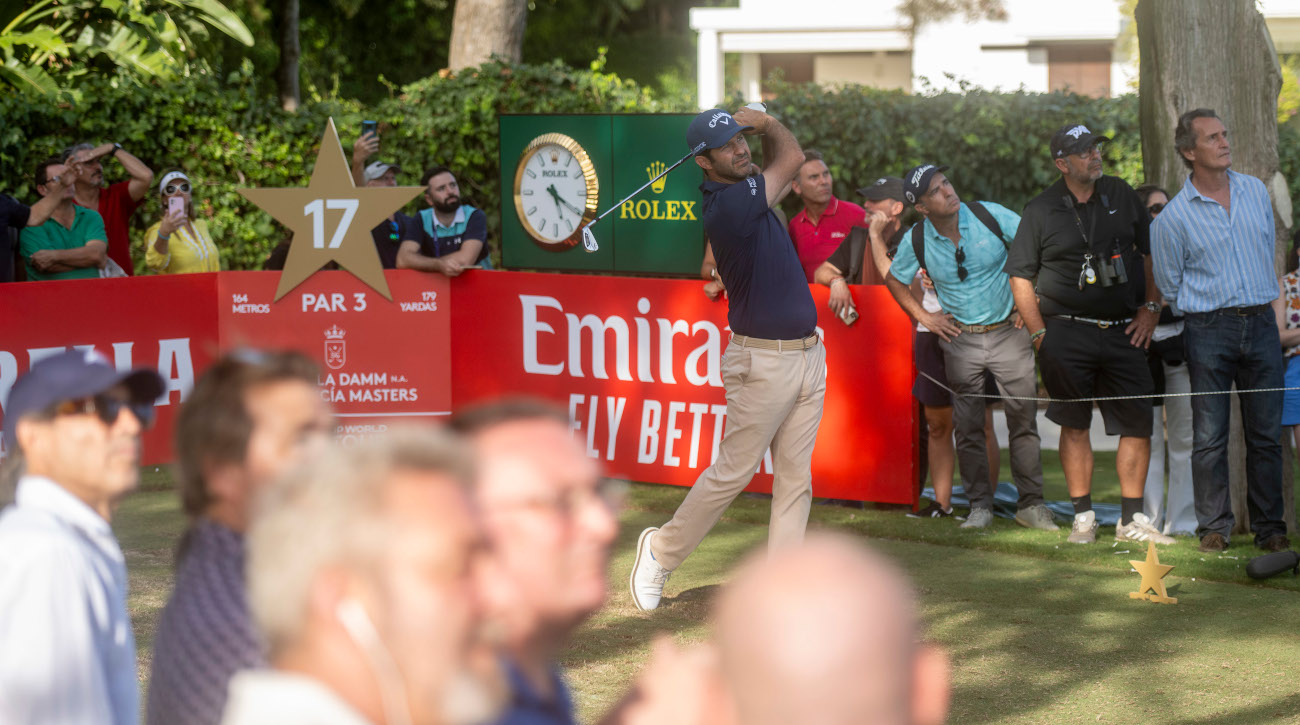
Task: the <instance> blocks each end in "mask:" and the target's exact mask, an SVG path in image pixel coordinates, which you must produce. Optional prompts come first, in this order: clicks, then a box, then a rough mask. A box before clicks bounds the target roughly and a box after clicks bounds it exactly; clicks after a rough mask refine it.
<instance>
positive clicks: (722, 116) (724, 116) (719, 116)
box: [709, 111, 731, 128]
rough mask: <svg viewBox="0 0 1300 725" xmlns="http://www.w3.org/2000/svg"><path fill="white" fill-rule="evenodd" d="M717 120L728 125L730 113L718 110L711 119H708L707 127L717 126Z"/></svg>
mask: <svg viewBox="0 0 1300 725" xmlns="http://www.w3.org/2000/svg"><path fill="white" fill-rule="evenodd" d="M719 121H721V122H722V125H724V126H727V125H730V124H731V114H730V113H727V112H726V111H719V112H718V113H715V114H713V119H712V120H710V121H709V128H717V127H718V122H719Z"/></svg>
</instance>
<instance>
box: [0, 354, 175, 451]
mask: <svg viewBox="0 0 1300 725" xmlns="http://www.w3.org/2000/svg"><path fill="white" fill-rule="evenodd" d="M119 384H122V385H125V386H126V388H127V390H128V391H129V392H130V394H131V400H132V402H136V403H152V402H153V401H154V400H155V399H157V398H158V396H160V395H162V393H163V379H162V377H161V376H159V375H158V371H156V370H153V369H151V368H136V369H134V370H129V371H127V372H125V373H119V372H118V371H117V370H116V369H115V368H114V367H113V366H112V365H110V364H109V362H108V359H107V358H105V357H104V356H103V355H100V354H99V353H97V352H95V351H94V350H86V351H82V350H69V351H68V352H61V353H59V354H57V355H52V356H50V357H47V358H45V359H44V360H41V361H40V362H38V363H36V364H35V365H33V366H32V369H31V370H28V371H27V372H26V373H24V374H23V376H22V377H20V378H18V381H17V382H16V383H14V387H13V389H12V390H10V391H9V402H8V403H7V404H6V405H5V411H4V412H5V425H4V441H5V450H8V451H12V450H14V447H15V439H14V430H15V429H16V428H17V427H18V421H19V420H20V419H21V418H22V417H23V416H25V415H29V414H31V413H39V412H40V411H43V410H46V409H47V408H50V407H52V406H53V405H55V404H56V403H61V402H63V401H65V400H77V399H80V398H88V397H90V396H92V395H98V394H100V393H102V392H104V391H106V390H108V389H110V388H112V387H113V386H115V385H119Z"/></svg>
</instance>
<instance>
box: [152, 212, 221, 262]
mask: <svg viewBox="0 0 1300 725" xmlns="http://www.w3.org/2000/svg"><path fill="white" fill-rule="evenodd" d="M190 226H191V227H193V229H194V233H193V234H191V233H190V230H189V229H187V228H186V227H178V228H177V229H176V230H175V231H173V232H172V233H171V237H170V238H169V239H168V240H167V253H166V254H162V253H160V252H159V251H158V248H157V247H156V246H154V245H155V243H156V242H157V241H158V230H159V228H161V227H162V222H160V221H159V222H155V223H154V225H153V226H151V227H149V228H148V229H147V230H145V233H144V244H145V249H144V263H145V266H147V267H148V268H149V269H150V271H152V272H155V273H157V274H193V273H196V272H220V271H221V251H220V250H218V249H217V245H216V243H215V242H214V241H213V240H212V232H210V231H208V225H207V222H205V221H203V220H202V219H195V220H193V221H191V222H190Z"/></svg>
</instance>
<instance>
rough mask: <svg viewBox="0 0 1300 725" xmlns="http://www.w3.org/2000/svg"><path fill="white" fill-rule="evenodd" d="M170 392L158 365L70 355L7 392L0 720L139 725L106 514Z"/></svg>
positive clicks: (127, 484) (118, 566) (35, 369)
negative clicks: (8, 502) (123, 364)
mask: <svg viewBox="0 0 1300 725" xmlns="http://www.w3.org/2000/svg"><path fill="white" fill-rule="evenodd" d="M162 391H163V383H162V379H161V378H160V377H158V373H156V372H154V371H153V370H147V369H143V368H141V369H137V370H133V371H131V372H128V373H125V374H121V373H118V372H117V371H116V370H114V369H113V366H112V365H110V364H109V362H108V361H107V360H106V359H104V358H103V357H102V356H100V355H98V354H96V353H94V352H80V351H74V352H65V353H60V354H58V355H55V356H53V357H50V358H47V359H45V360H42V361H41V362H38V363H36V365H34V366H32V369H31V370H30V371H29V372H28V373H27V374H26V375H24V376H23V377H21V378H19V380H18V382H17V383H15V384H14V387H13V390H12V391H11V392H10V394H9V402H8V405H7V406H6V408H5V423H4V439H5V448H6V450H7V451H8V452H9V455H11V456H19V457H20V458H21V465H22V466H23V468H22V469H21V470H22V475H21V477H20V478H19V479H18V488H17V491H16V497H15V500H14V504H13V505H12V506H9V507H7V508H6V509H5V510H4V512H3V513H2V514H0V552H4V553H3V555H0V722H4V723H112V725H136V724H137V723H138V722H139V721H140V712H139V711H140V703H139V699H140V694H139V689H138V685H137V683H136V660H135V637H134V636H133V635H132V632H131V619H130V617H129V616H128V614H127V610H126V589H127V579H126V562H125V560H124V559H123V557H122V550H121V548H119V546H118V543H117V539H116V538H115V537H114V536H113V530H112V529H111V528H110V527H109V519H110V518H111V517H112V512H113V509H114V508H115V507H116V506H117V503H118V501H119V500H120V499H121V498H122V497H123V496H124V495H126V494H127V493H128V492H129V491H131V489H133V488H135V486H136V482H137V480H138V478H139V469H138V465H139V462H140V431H141V430H142V429H143V428H144V427H145V426H147V425H148V424H149V423H150V422H152V421H153V402H154V400H155V399H156V398H157V397H158V396H159V395H161V394H162ZM9 463H10V465H13V464H14V462H13V461H10V462H9Z"/></svg>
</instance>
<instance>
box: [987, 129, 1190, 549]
mask: <svg viewBox="0 0 1300 725" xmlns="http://www.w3.org/2000/svg"><path fill="white" fill-rule="evenodd" d="M1109 140H1110V139H1108V138H1105V137H1103V136H1097V135H1095V134H1093V133H1092V132H1091V131H1089V130H1088V128H1087V127H1086V126H1083V125H1081V124H1070V125H1068V126H1065V127H1063V128H1061V129H1060V130H1058V131H1057V132H1056V133H1055V134H1053V135H1052V140H1051V145H1050V149H1051V154H1052V163H1053V164H1054V165H1055V166H1056V170H1057V171H1058V172H1059V173H1060V174H1061V178H1060V179H1058V180H1057V181H1056V183H1054V184H1052V185H1051V186H1049V187H1047V189H1046V190H1045V191H1043V193H1041V194H1039V195H1038V196H1036V197H1034V198H1033V199H1031V200H1030V202H1029V204H1027V205H1026V206H1025V213H1024V217H1023V221H1022V223H1021V225H1020V228H1019V229H1018V230H1017V231H1016V238H1015V240H1014V241H1013V242H1012V245H1011V253H1010V254H1009V255H1008V256H1007V264H1006V271H1007V274H1009V275H1010V276H1011V292H1012V294H1013V295H1015V299H1016V309H1018V310H1019V311H1020V317H1021V319H1023V320H1024V322H1025V326H1026V328H1027V329H1028V330H1029V332H1030V338H1031V339H1032V340H1033V344H1034V349H1035V350H1037V351H1038V367H1039V371H1040V372H1041V373H1042V378H1043V387H1045V388H1047V393H1048V395H1050V396H1051V397H1052V398H1054V399H1055V400H1054V401H1053V402H1051V403H1049V404H1048V406H1047V418H1048V420H1051V421H1052V422H1054V423H1056V424H1058V425H1060V426H1061V450H1060V454H1061V469H1062V470H1063V471H1064V473H1065V485H1066V487H1067V488H1068V489H1069V492H1070V500H1071V501H1072V502H1073V503H1074V524H1073V527H1072V529H1071V531H1070V535H1069V537H1068V539H1067V540H1068V541H1069V542H1070V543H1074V544H1091V543H1093V542H1094V541H1096V539H1097V518H1096V514H1095V513H1094V512H1093V510H1092V472H1093V456H1092V443H1091V441H1090V437H1089V435H1090V434H1089V431H1090V429H1091V427H1092V403H1090V402H1083V403H1080V402H1061V401H1069V400H1071V399H1075V398H1091V397H1111V396H1129V395H1133V396H1136V395H1149V394H1150V393H1152V392H1154V390H1155V386H1154V384H1153V383H1152V381H1151V369H1150V368H1149V367H1148V366H1147V359H1146V348H1147V345H1149V344H1150V342H1151V333H1152V331H1153V330H1155V327H1156V322H1157V321H1159V319H1160V291H1159V290H1157V289H1156V285H1155V282H1154V281H1153V279H1152V277H1151V257H1150V256H1149V255H1150V249H1151V248H1150V243H1149V230H1148V227H1149V225H1150V217H1149V216H1148V214H1147V210H1146V209H1145V208H1143V206H1142V202H1141V200H1139V199H1138V196H1137V193H1136V192H1134V191H1133V189H1132V187H1130V186H1129V185H1128V184H1126V183H1124V181H1123V180H1122V179H1119V178H1117V177H1114V176H1105V175H1103V174H1102V164H1101V146H1100V144H1102V143H1103V142H1105V141H1109ZM1044 317H1046V318H1047V321H1046V322H1044V321H1043V318H1044ZM1097 407H1098V408H1100V409H1101V417H1102V420H1103V421H1105V424H1106V434H1107V435H1118V436H1119V450H1118V452H1117V453H1116V454H1115V467H1116V469H1118V471H1117V472H1118V473H1119V488H1120V507H1121V512H1122V513H1121V515H1120V523H1119V526H1117V527H1116V529H1115V538H1116V539H1118V540H1121V541H1137V542H1146V541H1155V542H1156V543H1157V544H1171V543H1173V539H1171V538H1169V537H1168V536H1165V535H1164V534H1161V533H1160V532H1159V531H1158V530H1156V528H1155V527H1154V526H1152V525H1151V521H1150V520H1149V519H1148V518H1147V517H1146V514H1143V513H1142V490H1143V488H1144V486H1145V485H1146V476H1147V463H1148V462H1149V461H1150V458H1151V401H1150V400H1146V399H1130V400H1103V401H1100V402H1099V403H1098V404H1097Z"/></svg>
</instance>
